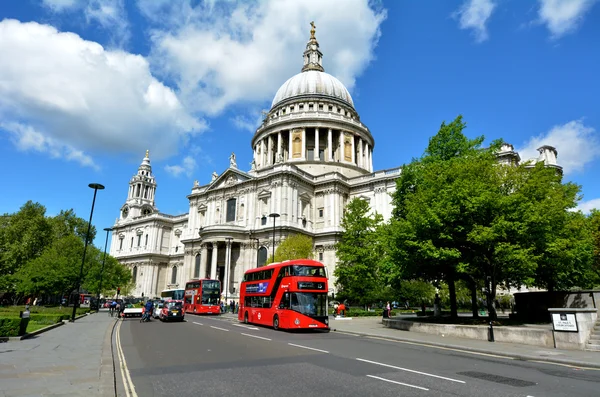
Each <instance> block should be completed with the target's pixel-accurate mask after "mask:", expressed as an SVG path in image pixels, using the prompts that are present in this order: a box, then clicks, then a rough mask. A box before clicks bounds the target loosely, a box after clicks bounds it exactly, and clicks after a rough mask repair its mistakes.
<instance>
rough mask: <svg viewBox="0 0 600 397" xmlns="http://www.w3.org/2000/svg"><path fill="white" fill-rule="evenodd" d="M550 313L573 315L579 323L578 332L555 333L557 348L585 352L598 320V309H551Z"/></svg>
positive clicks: (556, 331) (558, 331)
mask: <svg viewBox="0 0 600 397" xmlns="http://www.w3.org/2000/svg"><path fill="white" fill-rule="evenodd" d="M548 311H549V312H550V314H552V313H557V314H561V313H564V314H573V315H574V316H575V318H576V321H577V332H564V331H560V330H555V331H554V340H555V341H556V348H557V349H580V350H584V349H585V347H586V343H587V341H588V339H589V338H590V334H591V333H592V330H593V329H594V325H596V320H597V319H598V312H597V309H565V308H550V309H548Z"/></svg>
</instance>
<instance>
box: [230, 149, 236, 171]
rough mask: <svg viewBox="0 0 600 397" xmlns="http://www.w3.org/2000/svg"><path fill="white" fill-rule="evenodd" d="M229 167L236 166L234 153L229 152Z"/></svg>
mask: <svg viewBox="0 0 600 397" xmlns="http://www.w3.org/2000/svg"><path fill="white" fill-rule="evenodd" d="M229 167H230V168H237V163H236V162H235V153H233V152H231V156H229Z"/></svg>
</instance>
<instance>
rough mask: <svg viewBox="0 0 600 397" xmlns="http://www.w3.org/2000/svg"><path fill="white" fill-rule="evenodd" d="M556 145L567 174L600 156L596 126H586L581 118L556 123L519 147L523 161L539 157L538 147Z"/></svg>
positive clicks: (580, 169) (578, 169) (582, 167)
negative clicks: (561, 123) (564, 122)
mask: <svg viewBox="0 0 600 397" xmlns="http://www.w3.org/2000/svg"><path fill="white" fill-rule="evenodd" d="M542 145H550V146H554V147H555V148H556V150H557V151H558V164H559V165H561V166H562V167H563V171H564V173H565V174H570V173H575V172H579V171H582V170H583V169H584V167H585V166H586V165H587V164H589V163H591V162H592V161H594V160H595V159H596V158H598V157H599V156H600V137H599V136H598V133H597V132H596V130H594V128H592V127H588V126H585V125H584V124H583V121H581V120H573V121H570V122H568V123H566V124H563V125H556V126H554V127H552V129H551V130H550V131H548V132H546V133H544V134H541V135H539V136H536V137H533V138H531V139H530V140H529V141H528V142H527V143H526V144H525V146H524V147H523V148H521V149H518V152H519V154H520V155H521V159H522V160H523V161H526V160H529V159H532V158H537V157H538V152H537V150H536V149H537V148H538V147H540V146H542Z"/></svg>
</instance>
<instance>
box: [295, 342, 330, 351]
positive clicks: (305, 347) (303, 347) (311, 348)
mask: <svg viewBox="0 0 600 397" xmlns="http://www.w3.org/2000/svg"><path fill="white" fill-rule="evenodd" d="M288 345H290V346H295V347H301V348H302V349H308V350H314V351H318V352H321V353H327V354H329V352H328V351H327V350H321V349H315V348H314V347H308V346H302V345H295V344H293V343H288Z"/></svg>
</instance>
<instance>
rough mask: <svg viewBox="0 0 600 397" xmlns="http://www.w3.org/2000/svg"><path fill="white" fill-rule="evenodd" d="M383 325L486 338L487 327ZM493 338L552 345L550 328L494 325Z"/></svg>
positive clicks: (390, 321)
mask: <svg viewBox="0 0 600 397" xmlns="http://www.w3.org/2000/svg"><path fill="white" fill-rule="evenodd" d="M383 325H384V326H385V327H388V328H395V329H401V330H404V331H412V332H422V333H425V334H434V335H445V336H454V337H458V338H468V339H479V340H488V327H487V326H485V325H448V324H431V323H420V322H417V321H407V320H399V319H383ZM494 340H495V341H496V342H508V343H520V344H526V345H534V346H543V347H554V339H553V337H552V330H551V329H543V328H528V327H505V326H502V327H494Z"/></svg>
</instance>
